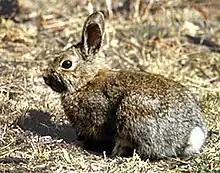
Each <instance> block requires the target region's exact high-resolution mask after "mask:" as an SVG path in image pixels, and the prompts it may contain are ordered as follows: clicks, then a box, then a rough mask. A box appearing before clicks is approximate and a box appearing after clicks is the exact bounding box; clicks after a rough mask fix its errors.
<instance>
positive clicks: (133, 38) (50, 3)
mask: <svg viewBox="0 0 220 173" xmlns="http://www.w3.org/2000/svg"><path fill="white" fill-rule="evenodd" d="M75 2H76V1H67V0H64V1H56V0H47V1H43V0H25V1H24V0H21V1H20V4H21V8H22V9H21V13H20V14H19V15H18V16H16V18H15V20H16V21H12V20H4V19H1V23H0V39H1V42H0V172H216V173H217V172H220V135H219V131H220V54H219V52H220V47H219V46H218V45H220V21H219V20H220V15H219V12H218V9H219V8H217V7H218V5H219V3H218V1H217V0H216V1H215V0H212V1H208V0H207V1H205V0H203V1H201V2H200V3H196V1H190V3H189V2H188V3H186V2H184V1H180V0H176V1H165V0H164V1H159V2H158V3H153V4H142V5H141V8H137V7H138V6H137V4H136V3H137V2H138V1H135V2H136V3H134V6H132V10H131V11H130V13H128V14H126V13H125V14H120V13H117V14H115V15H113V18H111V19H107V26H106V39H105V43H104V46H103V50H102V52H103V53H104V54H105V55H106V61H107V62H108V63H109V64H110V65H111V66H112V68H116V69H130V70H142V71H150V72H153V73H159V74H162V75H164V76H166V77H169V78H173V79H175V80H177V81H180V82H181V83H183V84H184V85H186V86H187V87H189V88H190V89H191V90H192V92H194V93H195V94H196V96H197V98H198V99H199V101H200V104H201V107H202V109H203V112H204V116H205V119H206V121H207V123H208V127H209V129H210V130H211V131H212V133H211V135H210V137H209V138H208V139H207V141H206V144H205V145H204V147H203V149H202V152H201V154H200V155H199V156H196V157H194V158H190V159H184V160H181V159H179V158H168V159H167V160H161V161H157V162H151V161H148V160H147V161H142V160H141V159H140V158H139V157H138V155H136V154H134V156H133V157H132V158H115V159H110V158H108V157H107V156H106V155H105V153H91V152H89V151H85V150H83V149H81V148H80V147H79V146H78V144H77V141H75V140H76V135H75V131H74V129H72V128H71V127H70V126H69V124H68V121H67V120H66V117H65V115H64V113H63V111H62V108H61V107H60V101H59V96H58V95H57V94H56V93H54V92H52V91H51V90H50V89H49V88H48V87H46V86H45V84H44V82H43V80H42V77H41V74H42V71H43V69H44V68H46V67H47V63H48V59H46V58H45V57H46V55H47V54H50V53H51V52H53V51H57V50H61V49H65V47H68V46H69V45H71V44H72V43H73V42H74V41H77V39H78V38H79V34H80V32H81V28H82V23H83V21H84V20H85V17H86V16H87V15H88V12H87V6H83V5H82V4H81V5H78V6H76V5H75V4H74V3H75ZM78 2H80V1H78ZM198 2H199V1H198ZM79 4H80V3H79ZM94 5H95V6H96V5H97V6H98V5H99V3H95V2H94ZM101 7H103V9H104V10H105V9H106V7H105V4H104V6H101ZM216 8H217V10H216ZM186 35H191V36H195V37H200V38H201V39H200V38H195V37H189V36H188V37H186ZM214 43H215V44H214Z"/></svg>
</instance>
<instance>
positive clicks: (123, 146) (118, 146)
mask: <svg viewBox="0 0 220 173" xmlns="http://www.w3.org/2000/svg"><path fill="white" fill-rule="evenodd" d="M133 153H134V148H133V147H132V145H131V144H130V143H129V142H127V141H125V140H123V139H117V140H116V143H115V146H114V149H113V150H112V154H111V157H115V156H121V157H128V156H132V155H133Z"/></svg>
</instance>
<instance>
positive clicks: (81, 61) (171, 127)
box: [44, 12, 207, 159]
mask: <svg viewBox="0 0 220 173" xmlns="http://www.w3.org/2000/svg"><path fill="white" fill-rule="evenodd" d="M103 33H104V16H103V14H102V13H101V12H94V13H93V14H91V15H90V16H89V17H88V18H87V20H86V21H85V23H84V27H83V31H82V37H81V41H80V42H79V44H77V45H75V46H73V47H72V48H70V49H69V50H67V51H63V52H60V53H58V54H56V55H53V56H54V58H55V60H54V61H53V62H52V64H49V68H48V69H47V71H46V72H45V74H44V81H45V83H46V84H47V85H48V86H50V87H51V88H52V89H53V90H54V91H56V92H59V93H60V94H61V99H62V106H63V108H64V110H65V114H66V115H67V116H68V118H69V120H70V122H71V124H72V125H73V126H74V127H75V128H76V129H77V131H78V132H79V134H80V135H82V136H83V137H84V139H85V141H86V140H87V139H88V141H89V140H90V139H93V140H94V141H105V142H106V143H108V144H113V145H114V146H113V147H112V152H111V156H124V155H126V153H127V152H130V151H133V150H135V151H136V153H138V154H139V155H140V156H141V158H143V159H147V158H150V159H151V158H152V159H161V158H164V157H170V156H174V157H175V156H183V157H184V156H191V155H193V154H196V153H199V151H200V149H201V147H202V145H203V143H204V141H205V138H206V136H207V128H206V124H205V122H204V119H203V117H202V113H201V110H200V107H199V106H198V103H197V102H196V100H195V98H194V96H193V95H192V94H191V92H190V91H189V90H188V89H187V88H186V87H184V86H183V85H181V84H180V83H178V82H175V81H173V80H171V79H167V78H165V77H163V76H161V75H157V74H152V73H145V72H132V71H112V70H106V69H104V68H103V67H104V58H103V57H101V56H100V55H99V54H97V52H98V50H99V49H100V47H101V43H102V40H103ZM96 147H97V148H99V147H101V146H96Z"/></svg>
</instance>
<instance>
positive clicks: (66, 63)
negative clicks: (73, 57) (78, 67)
mask: <svg viewBox="0 0 220 173" xmlns="http://www.w3.org/2000/svg"><path fill="white" fill-rule="evenodd" d="M72 65H73V64H72V61H70V60H65V61H63V62H62V64H61V66H62V68H65V69H69V68H71V67H72Z"/></svg>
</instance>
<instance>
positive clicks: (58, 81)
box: [43, 73, 67, 93]
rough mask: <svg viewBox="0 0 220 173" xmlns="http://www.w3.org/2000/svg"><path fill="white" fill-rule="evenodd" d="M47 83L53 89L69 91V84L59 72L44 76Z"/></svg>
mask: <svg viewBox="0 0 220 173" xmlns="http://www.w3.org/2000/svg"><path fill="white" fill-rule="evenodd" d="M43 78H44V81H45V83H46V84H47V85H48V86H50V87H51V88H52V90H54V91H56V92H59V93H61V92H63V91H67V86H66V84H65V82H64V80H63V79H62V77H61V76H60V75H59V74H56V73H54V74H48V75H46V76H43Z"/></svg>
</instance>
